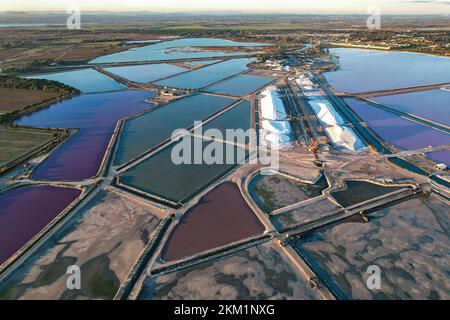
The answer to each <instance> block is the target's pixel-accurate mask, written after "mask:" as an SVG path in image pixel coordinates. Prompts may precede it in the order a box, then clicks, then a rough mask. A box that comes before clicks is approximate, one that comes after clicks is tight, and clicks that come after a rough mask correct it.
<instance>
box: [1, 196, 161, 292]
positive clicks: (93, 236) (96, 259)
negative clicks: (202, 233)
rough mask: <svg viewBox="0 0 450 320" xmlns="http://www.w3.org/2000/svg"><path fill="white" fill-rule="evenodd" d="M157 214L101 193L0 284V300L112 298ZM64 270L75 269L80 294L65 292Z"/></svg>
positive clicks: (143, 243) (159, 213) (151, 228)
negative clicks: (79, 275) (80, 275)
mask: <svg viewBox="0 0 450 320" xmlns="http://www.w3.org/2000/svg"><path fill="white" fill-rule="evenodd" d="M54 197H55V195H54V194H53V193H52V199H53V198H54ZM49 202H50V201H49ZM163 214H164V213H163V212H161V211H159V210H157V209H154V208H153V207H149V206H146V205H143V204H140V203H136V202H134V201H133V200H130V199H128V198H124V197H123V196H119V195H117V194H115V193H114V192H111V191H101V192H100V193H99V194H98V195H96V196H95V197H94V198H93V199H92V200H91V201H90V202H89V203H87V204H86V205H85V207H83V208H81V209H80V210H79V211H78V212H77V213H76V215H75V216H74V217H73V218H72V219H71V220H70V221H69V222H68V223H67V224H66V225H64V226H63V227H62V228H61V229H60V230H58V231H57V232H56V233H55V234H54V235H53V236H52V237H51V238H50V239H49V240H48V241H47V242H46V243H45V244H44V245H43V246H42V247H40V248H39V249H38V250H37V251H36V252H35V253H33V255H31V256H30V257H29V258H28V259H27V260H26V261H25V262H24V263H23V264H22V265H21V266H20V267H19V268H18V269H17V270H16V271H15V272H14V273H12V275H11V276H9V278H7V279H5V280H3V281H2V282H1V283H0V299H42V298H43V297H45V298H46V299H111V298H113V297H114V295H115V293H116V291H117V290H118V289H119V286H120V283H121V282H123V281H124V280H125V279H126V277H127V275H128V272H129V271H130V269H131V267H132V266H133V264H134V262H135V261H136V260H137V259H138V257H139V255H140V253H141V252H142V250H143V249H144V247H145V245H146V244H147V243H148V241H149V239H150V237H151V236H152V234H153V232H154V231H155V229H156V228H157V226H158V224H159V222H160V220H161V218H162V216H163ZM69 265H78V266H79V267H80V269H81V274H82V281H81V290H68V289H67V287H66V280H67V276H68V275H67V274H66V270H67V267H68V266H69Z"/></svg>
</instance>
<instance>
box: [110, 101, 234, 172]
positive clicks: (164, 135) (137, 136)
mask: <svg viewBox="0 0 450 320" xmlns="http://www.w3.org/2000/svg"><path fill="white" fill-rule="evenodd" d="M233 102H234V100H232V99H228V98H223V97H216V96H211V95H205V94H197V95H193V96H189V97H185V98H181V99H179V100H176V101H174V102H171V103H169V104H167V105H163V106H161V107H159V108H156V109H155V110H151V111H149V112H146V113H144V114H142V115H140V116H138V117H135V118H132V119H130V120H128V121H126V123H125V125H124V128H123V133H122V136H121V139H120V143H119V146H118V149H117V154H116V158H115V161H114V162H115V163H116V164H123V163H126V162H128V161H130V160H131V159H133V158H135V157H137V156H139V155H140V154H142V153H144V152H145V151H147V150H149V149H152V148H154V147H156V146H157V145H159V144H160V143H162V142H164V141H165V140H167V139H170V137H171V134H172V132H173V131H174V130H177V129H182V128H184V129H188V128H191V127H193V126H194V121H200V120H203V119H205V118H207V117H209V116H211V115H213V114H215V113H216V112H218V111H220V110H222V109H223V108H225V107H227V106H228V105H231V104H232V103H233Z"/></svg>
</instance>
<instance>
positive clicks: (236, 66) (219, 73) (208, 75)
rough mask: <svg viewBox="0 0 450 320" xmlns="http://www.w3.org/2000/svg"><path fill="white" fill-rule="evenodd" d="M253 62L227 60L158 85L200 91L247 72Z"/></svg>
mask: <svg viewBox="0 0 450 320" xmlns="http://www.w3.org/2000/svg"><path fill="white" fill-rule="evenodd" d="M252 61H254V59H251V58H243V59H232V60H227V61H224V62H221V63H216V64H213V65H210V66H206V67H204V68H201V69H197V70H194V71H191V72H187V73H183V74H180V75H178V76H174V77H171V78H168V79H165V80H162V81H158V82H156V84H158V85H160V86H167V87H175V88H183V89H199V88H203V87H206V86H207V85H210V84H212V83H215V82H217V81H220V80H222V79H225V78H228V77H231V76H233V75H235V74H237V73H240V72H243V71H246V70H247V65H248V64H249V63H251V62H252Z"/></svg>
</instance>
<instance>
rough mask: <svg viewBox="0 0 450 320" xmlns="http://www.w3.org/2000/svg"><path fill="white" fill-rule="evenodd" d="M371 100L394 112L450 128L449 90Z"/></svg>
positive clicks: (420, 92)
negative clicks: (412, 115) (415, 116)
mask: <svg viewBox="0 0 450 320" xmlns="http://www.w3.org/2000/svg"><path fill="white" fill-rule="evenodd" d="M372 100H374V101H376V102H379V103H381V104H384V105H386V106H388V107H390V108H393V109H395V110H398V111H401V112H405V113H411V114H414V115H417V116H419V117H421V118H425V119H429V120H432V121H434V122H437V123H441V124H443V125H446V126H450V90H444V89H437V90H427V91H419V92H412V93H404V94H395V95H390V96H384V97H375V98H372Z"/></svg>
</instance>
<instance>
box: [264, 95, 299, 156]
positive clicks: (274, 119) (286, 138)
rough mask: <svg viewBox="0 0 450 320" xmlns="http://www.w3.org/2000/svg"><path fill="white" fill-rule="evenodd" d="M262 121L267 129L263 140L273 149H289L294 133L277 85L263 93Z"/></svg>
mask: <svg viewBox="0 0 450 320" xmlns="http://www.w3.org/2000/svg"><path fill="white" fill-rule="evenodd" d="M261 96H262V98H261V117H262V118H263V120H262V122H261V126H262V128H263V129H264V130H265V131H266V132H265V134H264V137H263V139H262V142H265V143H267V144H268V145H269V146H270V147H271V148H272V149H289V148H291V147H292V145H293V141H294V138H293V137H294V134H293V130H292V126H291V124H290V123H289V120H288V114H287V112H286V108H285V106H284V103H283V101H282V100H281V98H280V97H279V95H278V90H277V88H276V87H274V86H271V87H269V88H267V89H266V90H264V91H263V92H262V93H261Z"/></svg>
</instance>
